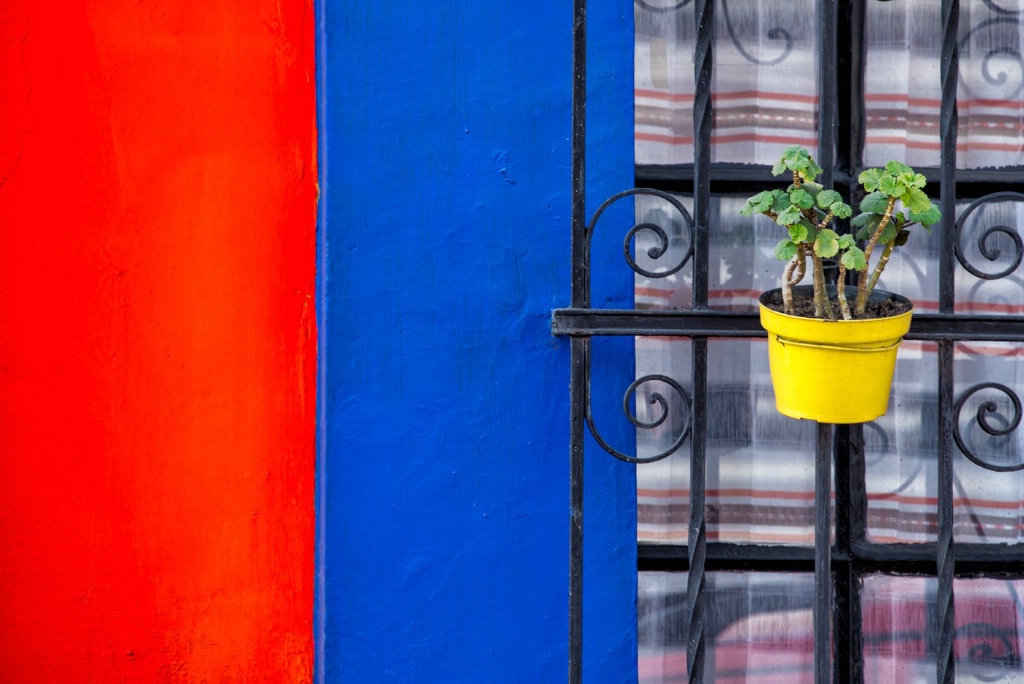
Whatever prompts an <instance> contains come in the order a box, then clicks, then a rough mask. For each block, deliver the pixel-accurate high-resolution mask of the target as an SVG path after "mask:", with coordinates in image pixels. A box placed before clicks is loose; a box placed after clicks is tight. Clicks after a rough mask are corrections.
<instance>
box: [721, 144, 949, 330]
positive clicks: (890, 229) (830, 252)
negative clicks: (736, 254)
mask: <svg viewBox="0 0 1024 684" xmlns="http://www.w3.org/2000/svg"><path fill="white" fill-rule="evenodd" d="M787 172H789V173H791V174H792V177H793V182H792V183H791V184H790V186H789V187H788V188H786V189H785V190H778V189H775V190H765V191H763V192H759V193H758V194H756V195H754V196H753V197H751V198H750V199H748V200H747V202H746V204H744V205H743V208H742V209H741V210H740V213H741V214H742V215H744V216H752V215H753V214H764V215H765V216H768V217H769V218H771V219H772V220H774V221H775V223H777V224H779V225H780V226H782V227H784V228H785V229H786V231H787V233H788V236H787V237H785V238H783V239H782V240H781V241H780V242H779V243H778V245H776V247H775V256H776V258H778V259H779V260H781V261H785V262H787V264H786V267H785V269H784V271H783V276H782V300H783V308H784V310H785V313H787V314H790V315H792V314H793V313H794V307H793V287H794V286H795V285H796V284H797V283H799V282H800V281H802V280H803V278H804V276H805V274H806V271H807V259H808V258H810V259H811V264H812V267H811V272H812V281H813V283H814V315H815V316H816V317H817V318H827V319H829V320H835V319H836V312H835V310H834V308H833V306H832V302H831V301H830V300H829V297H828V295H827V292H826V290H825V277H824V265H823V259H835V261H836V263H837V264H838V265H839V278H838V282H839V283H841V284H842V283H844V282H845V281H846V273H847V272H848V271H855V272H857V273H858V276H857V299H856V302H855V306H854V309H853V310H852V311H851V309H850V305H849V302H848V301H847V297H846V288H845V287H838V288H836V294H837V300H838V303H839V309H840V313H841V315H842V317H843V318H844V319H846V320H849V319H852V318H854V317H856V316H860V315H862V314H863V313H864V309H865V307H866V306H867V302H868V297H869V296H870V295H871V292H872V290H874V288H875V285H876V284H877V283H878V278H879V276H880V275H881V274H882V271H884V270H885V267H886V265H887V264H888V263H889V257H890V255H891V254H892V251H893V249H895V248H896V247H900V246H902V245H904V244H906V242H907V239H908V238H909V236H910V230H909V229H910V227H911V226H914V225H916V224H920V225H921V227H922V228H924V229H925V230H926V231H927V232H931V227H932V225H934V224H935V223H936V222H937V221H938V220H939V219H940V218H941V214H940V212H939V208H938V207H937V206H935V204H934V203H933V202H932V201H931V200H930V199H928V196H927V195H925V193H924V191H923V190H922V188H923V187H924V186H925V177H924V176H922V175H921V174H919V173H916V172H915V171H914V170H913V169H912V168H910V167H909V166H907V165H906V164H903V163H901V162H897V161H891V162H889V163H888V164H886V165H885V167H884V168H880V169H868V170H866V171H864V172H863V173H861V174H860V176H859V178H858V181H859V182H860V183H861V185H862V186H863V187H864V190H865V191H867V193H868V194H867V196H865V197H864V199H863V201H862V202H861V204H860V209H861V213H860V214H859V215H858V216H856V217H854V218H853V219H852V220H851V221H850V224H851V225H852V226H853V227H855V228H858V229H859V230H858V231H857V233H856V234H855V235H851V234H849V233H845V234H839V233H837V232H836V231H835V230H833V229H832V228H831V227H830V226H832V225H833V220H834V219H837V218H839V219H846V218H850V217H851V216H852V215H853V210H852V209H851V208H850V205H848V204H846V203H845V202H843V199H842V197H841V196H840V195H839V193H838V192H836V191H835V190H832V189H826V188H824V187H822V186H821V185H820V184H819V183H817V182H816V181H817V178H818V176H819V175H820V174H821V167H820V166H818V165H817V164H816V163H815V162H814V159H812V158H811V155H810V153H808V151H807V150H806V149H804V148H803V147H787V148H786V150H785V152H783V154H782V157H781V158H780V159H779V161H778V162H776V164H775V166H774V167H773V168H772V174H774V175H776V176H779V175H782V174H784V173H787ZM858 240H859V241H860V242H861V244H863V247H861V246H860V244H858ZM878 245H882V255H881V257H880V258H879V259H878V261H877V263H876V264H875V266H874V268H871V267H870V262H871V257H872V255H873V254H874V252H875V248H876V247H877V246H878Z"/></svg>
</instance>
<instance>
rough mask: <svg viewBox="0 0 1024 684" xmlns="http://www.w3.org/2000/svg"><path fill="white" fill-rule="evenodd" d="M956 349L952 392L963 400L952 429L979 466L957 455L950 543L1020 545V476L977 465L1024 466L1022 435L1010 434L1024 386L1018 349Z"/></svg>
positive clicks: (1023, 530)
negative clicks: (954, 379)
mask: <svg viewBox="0 0 1024 684" xmlns="http://www.w3.org/2000/svg"><path fill="white" fill-rule="evenodd" d="M954 350H955V351H954V357H953V363H954V367H953V370H954V377H955V378H956V385H955V387H954V392H955V395H956V397H958V398H961V397H962V398H963V404H962V407H961V410H960V412H959V414H958V415H957V421H956V430H957V434H958V435H959V436H960V438H961V440H962V442H963V447H964V448H965V449H966V450H967V453H968V454H969V455H970V456H971V457H972V458H974V459H975V460H976V461H977V462H974V461H971V460H969V459H968V458H967V457H965V456H963V455H962V454H958V455H957V456H958V457H957V458H956V459H955V460H954V462H953V477H954V480H953V486H954V488H955V490H954V492H953V497H954V506H955V509H954V511H955V517H954V525H955V526H954V528H953V534H954V538H955V539H956V540H957V541H962V542H991V543H998V544H1019V543H1021V541H1022V540H1024V475H1022V474H1021V472H1019V471H1018V472H993V471H991V470H988V469H986V468H984V467H982V466H981V465H980V464H989V465H991V466H994V467H997V468H1013V467H1016V466H1019V465H1020V464H1022V463H1024V457H1022V454H1024V436H1022V434H1021V432H1022V431H1021V430H1015V429H1013V422H1014V420H1015V419H1017V420H1019V419H1020V417H1021V416H1020V408H1019V407H1015V406H1014V399H1016V400H1017V401H1019V397H1018V396H1017V395H1016V391H1017V390H1019V388H1020V387H1022V386H1024V361H1022V358H1021V354H1022V350H1021V348H1020V346H1019V345H1016V344H1007V343H995V342H986V343H977V342H971V343H968V342H961V343H957V344H956V345H955V347H954ZM992 383H999V384H1000V385H1001V387H998V386H996V387H993V386H991V384H992ZM993 433H994V434H993Z"/></svg>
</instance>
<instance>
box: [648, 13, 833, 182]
mask: <svg viewBox="0 0 1024 684" xmlns="http://www.w3.org/2000/svg"><path fill="white" fill-rule="evenodd" d="M815 6H816V3H815V2H814V0H789V1H788V2H776V1H775V0H750V1H749V2H745V3H742V4H739V5H736V6H733V5H731V4H726V3H724V2H723V3H721V4H720V5H719V6H718V8H717V9H716V11H715V31H714V39H713V40H714V44H713V50H714V55H715V67H714V70H713V76H712V79H713V83H712V86H711V89H712V98H713V101H714V105H715V115H714V130H713V133H712V138H711V154H712V159H713V161H716V162H740V163H746V164H750V163H757V164H770V163H773V162H774V161H775V159H776V158H777V157H778V150H779V149H780V148H781V147H783V146H785V145H804V146H805V147H808V148H810V149H811V151H812V152H813V151H814V150H815V148H816V146H817V143H818V134H817V116H818V98H817V95H816V93H817V92H818V82H817V74H818V66H817V32H816V23H815V22H816V12H815ZM634 19H635V25H636V49H635V56H634V70H635V88H636V132H635V135H636V162H637V163H638V164H692V163H693V139H694V126H693V99H694V98H693V95H694V71H693V50H694V44H695V41H696V29H695V27H694V26H695V21H694V14H693V3H691V2H685V1H683V2H680V1H679V0H637V1H636V2H635V3H634Z"/></svg>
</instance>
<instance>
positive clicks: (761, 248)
mask: <svg viewBox="0 0 1024 684" xmlns="http://www.w3.org/2000/svg"><path fill="white" fill-rule="evenodd" d="M676 197H677V198H678V199H679V201H680V202H681V203H682V204H683V206H684V207H685V208H686V210H687V211H691V212H692V207H693V198H692V197H689V196H686V195H676ZM746 198H747V196H746V195H742V196H740V195H723V196H714V197H712V198H711V206H710V217H709V224H710V226H711V234H710V236H709V238H710V244H709V266H708V306H709V307H710V308H712V309H715V310H721V311H756V310H757V298H758V297H759V296H760V294H761V293H762V292H764V291H765V290H770V289H772V288H776V287H779V285H780V284H781V280H782V269H783V266H784V264H783V263H782V262H781V261H779V260H778V259H776V258H775V245H776V244H777V243H778V241H779V240H780V239H781V238H782V237H783V234H784V231H783V230H782V228H780V227H779V226H777V225H776V224H775V222H774V221H772V220H771V219H769V218H768V217H767V216H761V215H758V216H740V208H742V207H743V203H744V202H745V201H746ZM678 216H679V212H678V211H677V210H675V209H674V208H673V207H672V206H671V205H670V204H669V203H668V202H667V201H665V200H663V199H661V198H659V197H652V196H647V195H639V196H637V198H636V222H637V224H643V223H653V224H656V225H660V226H662V227H663V228H664V230H665V231H666V233H667V234H668V236H669V248H668V250H667V251H666V252H665V253H664V254H663V255H662V256H660V257H658V258H657V259H655V258H652V257H650V256H649V254H650V250H651V249H652V248H657V247H659V246H662V245H661V240H660V239H659V238H658V236H657V235H656V234H655V233H654V232H653V231H650V230H639V231H637V233H636V235H635V237H634V239H633V251H634V252H635V255H636V256H635V258H636V260H637V262H638V264H639V265H640V266H641V267H642V268H644V269H647V270H649V271H652V272H660V271H666V270H671V269H672V268H673V267H674V266H675V265H676V264H678V263H679V261H680V260H682V259H683V258H684V257H685V253H686V250H687V249H689V247H690V228H689V225H688V224H687V223H686V221H685V220H680V219H679V218H678ZM921 242H922V243H924V242H925V241H924V240H922V241H921ZM909 248H910V247H909V245H908V247H906V248H904V249H909ZM894 261H895V260H894ZM692 288H693V263H692V260H691V261H690V262H688V263H687V265H686V266H685V267H684V268H683V269H682V270H680V271H678V272H677V273H674V274H673V275H671V276H668V277H665V278H648V277H645V276H642V275H638V276H637V277H636V282H635V290H634V295H635V306H636V308H637V309H688V308H690V307H691V306H692V301H693V297H692Z"/></svg>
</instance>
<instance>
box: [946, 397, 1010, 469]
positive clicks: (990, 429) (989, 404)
mask: <svg viewBox="0 0 1024 684" xmlns="http://www.w3.org/2000/svg"><path fill="white" fill-rule="evenodd" d="M986 389H993V390H996V391H998V392H1001V393H1003V394H1004V395H1006V396H1007V398H1009V400H1010V402H1011V403H1012V404H1013V416H1011V417H1010V419H1009V420H1008V421H1006V424H1005V425H1004V426H1003V427H997V426H994V425H992V423H991V422H990V420H989V418H988V416H989V414H997V412H998V411H999V404H997V403H996V402H995V401H991V400H989V401H984V402H982V403H981V405H980V406H978V411H977V414H976V416H975V420H976V421H977V423H978V426H979V427H980V428H981V429H982V430H984V431H985V432H986V433H987V434H989V435H992V436H993V437H1005V436H1006V435H1009V434H1011V433H1013V432H1014V431H1015V430H1016V429H1017V428H1018V427H1019V426H1020V420H1021V402H1020V397H1018V396H1017V394H1016V392H1014V391H1013V390H1012V389H1010V388H1009V387H1007V386H1006V385H1001V384H999V383H998V382H986V383H981V384H978V385H975V386H974V387H971V388H970V389H968V390H967V391H965V392H964V393H963V394H961V395H960V398H959V399H957V400H956V403H955V404H954V405H953V439H954V440H956V445H957V446H958V447H960V451H961V452H962V453H963V455H964V456H966V457H967V458H968V459H970V460H971V462H973V463H974V464H975V465H978V466H981V467H982V468H985V469H986V470H992V471H994V472H999V473H1009V472H1015V471H1018V470H1024V462H1021V463H1016V464H1013V465H999V464H997V463H989V462H988V461H985V460H984V459H982V458H981V457H980V456H978V455H977V454H975V453H974V452H973V451H971V450H970V449H969V448H968V447H967V443H966V441H965V440H964V437H963V435H962V434H961V432H960V414H961V412H962V411H963V409H964V405H965V404H966V402H967V400H968V399H969V398H970V397H971V396H972V395H974V394H976V393H978V392H980V391H982V390H986Z"/></svg>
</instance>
